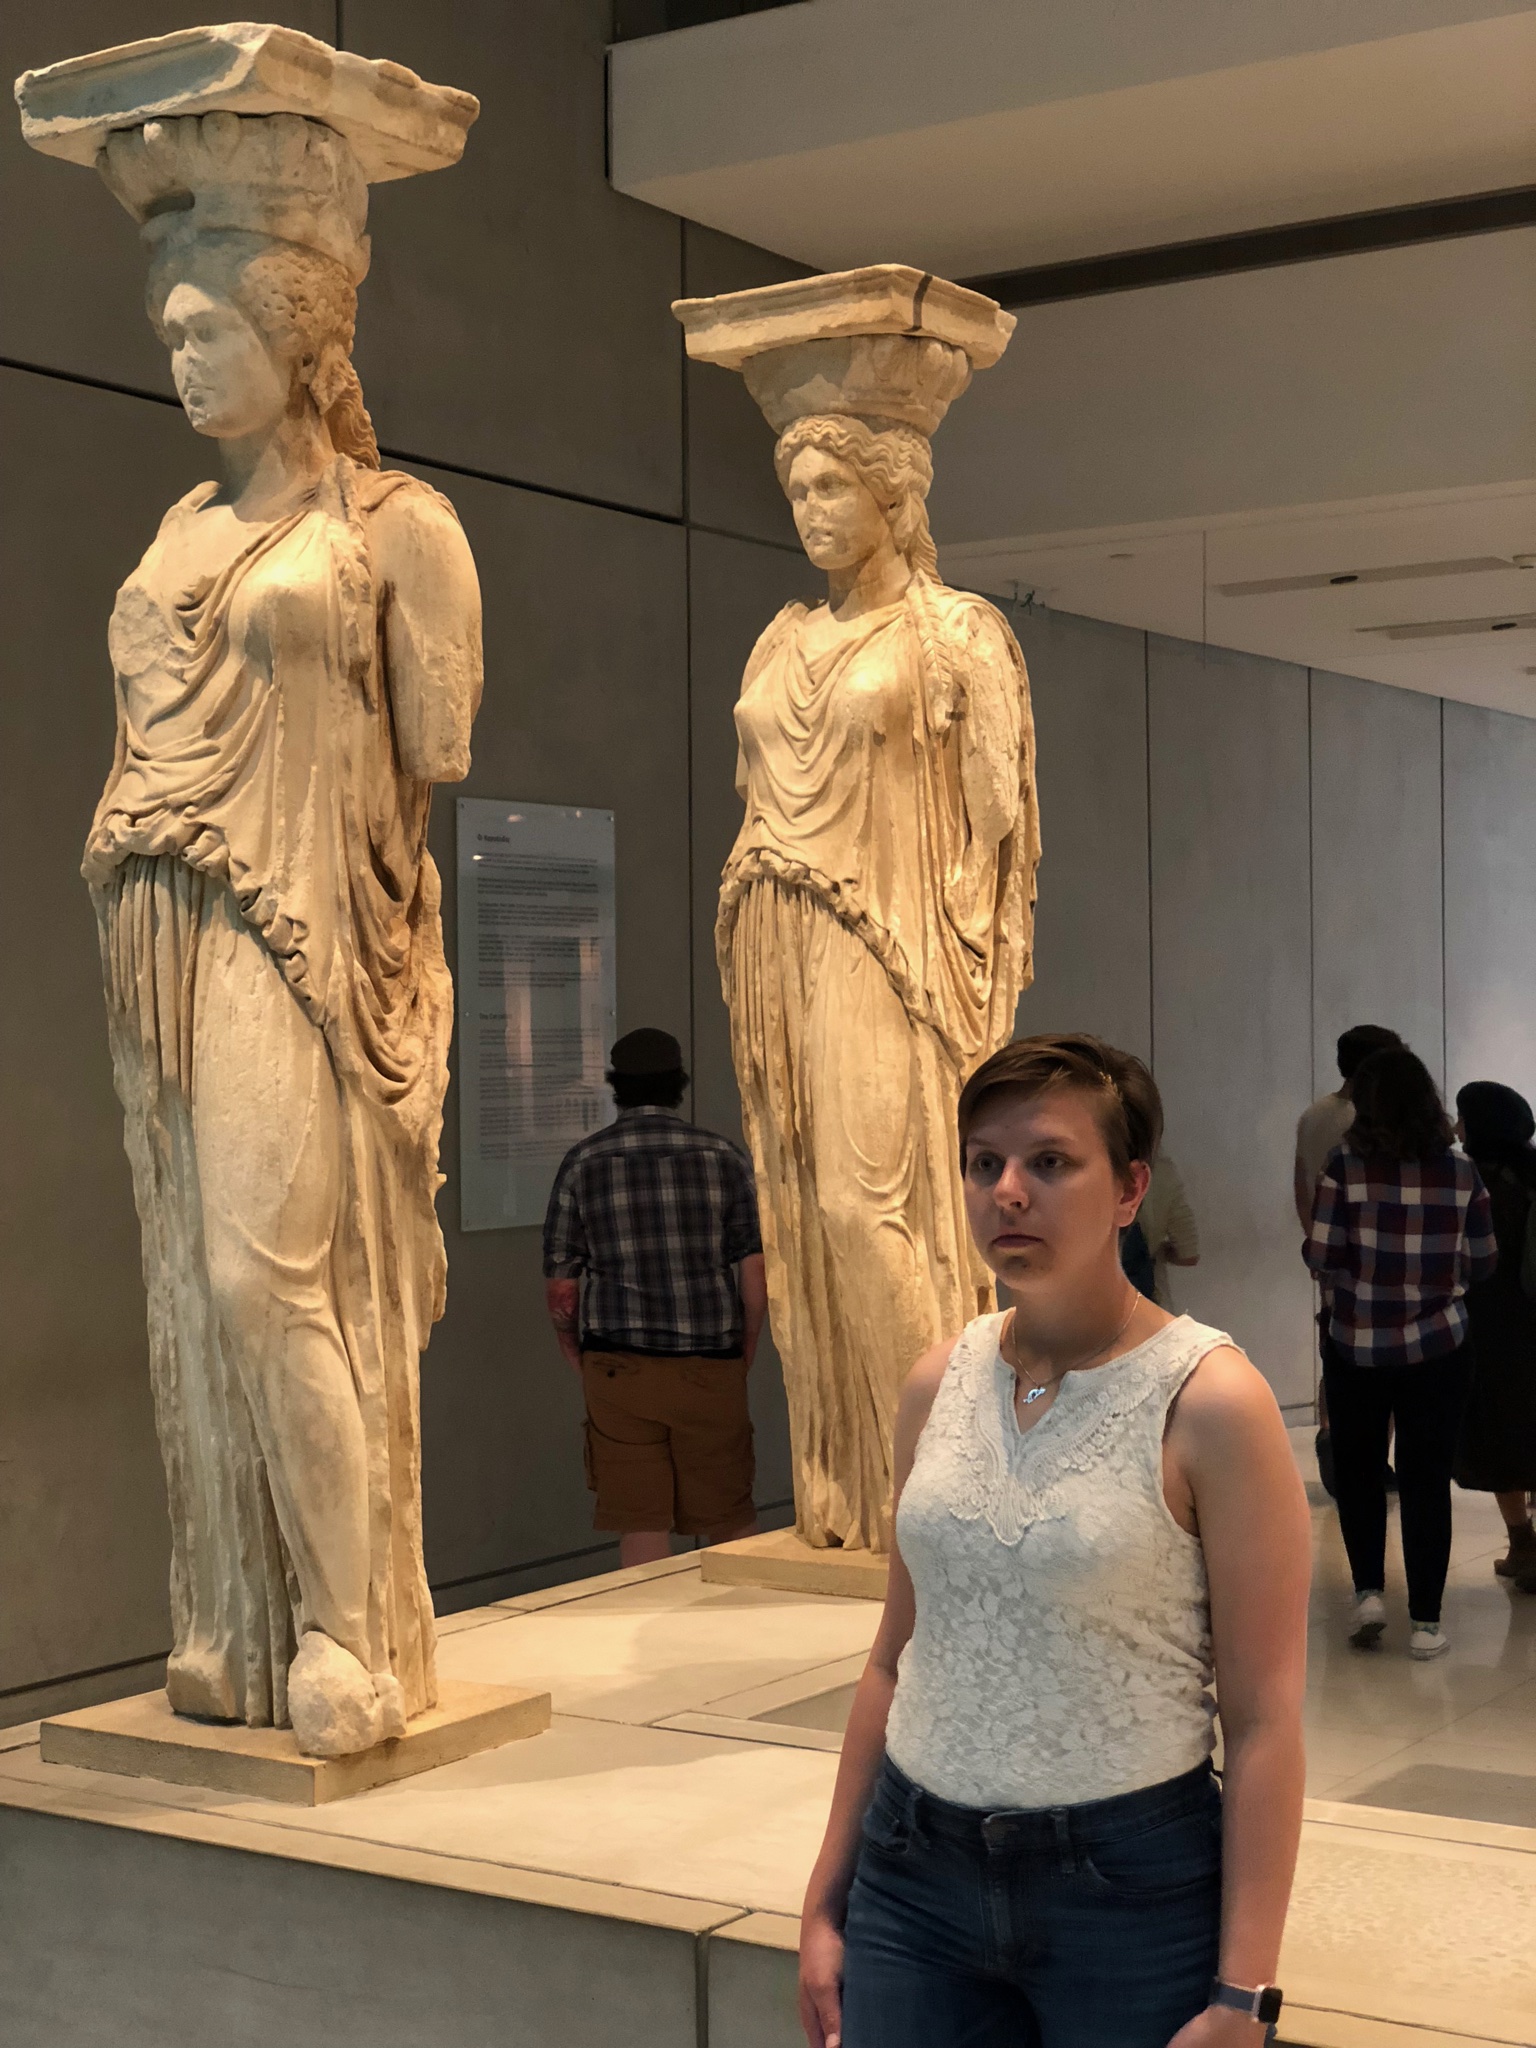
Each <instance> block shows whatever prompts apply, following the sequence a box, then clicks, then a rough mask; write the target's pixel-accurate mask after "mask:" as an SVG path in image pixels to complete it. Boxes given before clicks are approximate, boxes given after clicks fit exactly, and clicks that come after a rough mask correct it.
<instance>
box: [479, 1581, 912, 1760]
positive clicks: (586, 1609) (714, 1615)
mask: <svg viewBox="0 0 1536 2048" xmlns="http://www.w3.org/2000/svg"><path fill="white" fill-rule="evenodd" d="M701 1555H702V1553H701ZM879 1620H880V1610H879V1608H878V1607H877V1606H876V1605H875V1604H874V1603H873V1602H872V1601H868V1600H846V1599H835V1598H834V1599H816V1600H807V1599H806V1597H805V1596H804V1595H799V1596H796V1595H794V1594H790V1593H782V1592H769V1591H763V1590H759V1589H756V1588H752V1587H746V1586H712V1585H709V1584H707V1583H706V1582H705V1581H704V1580H703V1578H702V1577H701V1575H700V1573H699V1571H698V1568H697V1563H696V1562H695V1564H694V1568H693V1569H692V1570H690V1571H687V1572H678V1573H674V1574H670V1575H668V1576H666V1577H663V1578H660V1579H651V1580H642V1581H641V1582H639V1583H638V1584H634V1585H630V1586H619V1587H615V1588H613V1589H612V1590H610V1591H607V1592H603V1593H599V1594H596V1595H594V1596H593V1597H592V1598H591V1599H589V1600H579V1599H578V1600H567V1601H564V1602H562V1603H561V1604H560V1605H558V1606H554V1607H545V1608H540V1609H538V1610H535V1611H533V1612H529V1613H526V1614H520V1615H519V1614H512V1615H507V1616H506V1617H505V1618H504V1619H502V1620H501V1621H500V1622H499V1623H497V1624H496V1625H494V1626H491V1627H488V1628H478V1629H472V1630H467V1631H465V1632H463V1633H462V1634H458V1635H454V1636H452V1637H449V1638H448V1639H447V1640H445V1642H444V1643H443V1644H442V1646H441V1650H440V1668H441V1669H442V1671H443V1672H444V1673H445V1674H446V1675H448V1676H450V1677H455V1678H468V1679H474V1680H477V1681H479V1682H482V1683H491V1684H495V1683H502V1682H505V1677H506V1673H507V1671H508V1670H509V1669H510V1668H514V1667H515V1669H516V1671H517V1674H518V1678H517V1682H518V1683H519V1684H523V1685H534V1686H539V1687H546V1688H548V1690H549V1691H550V1692H551V1693H552V1694H553V1696H554V1705H555V1713H556V1715H557V1716H558V1715H579V1716H581V1717H582V1718H583V1719H591V1720H598V1721H603V1722H609V1723H611V1722H623V1723H627V1724H629V1725H631V1726H638V1725H642V1724H645V1723H655V1722H660V1721H664V1720H666V1719H668V1718H669V1717H670V1716H672V1715H674V1714H685V1713H695V1712H700V1711H704V1710H707V1709H708V1708H710V1707H711V1706H712V1705H713V1703H714V1702H715V1701H716V1700H720V1699H725V1698H727V1697H729V1698H732V1699H734V1698H735V1697H736V1696H738V1695H740V1694H742V1693H746V1692H748V1691H749V1690H755V1689H757V1688H760V1687H764V1686H769V1685H773V1684H775V1683H776V1682H781V1681H789V1680H790V1679H791V1678H792V1677H793V1675H794V1674H795V1673H797V1672H804V1671H806V1670H807V1669H810V1670H821V1669H824V1668H826V1667H827V1666H829V1665H830V1666H834V1667H841V1666H843V1665H844V1663H845V1661H846V1660H848V1659H850V1658H854V1659H862V1657H863V1656H864V1655H865V1654H867V1652H868V1650H869V1646H870V1644H871V1643H872V1642H873V1641H874V1635H875V1629H876V1627H877V1626H878V1624H879ZM817 1689H819V1688H816V1687H807V1690H817Z"/></svg>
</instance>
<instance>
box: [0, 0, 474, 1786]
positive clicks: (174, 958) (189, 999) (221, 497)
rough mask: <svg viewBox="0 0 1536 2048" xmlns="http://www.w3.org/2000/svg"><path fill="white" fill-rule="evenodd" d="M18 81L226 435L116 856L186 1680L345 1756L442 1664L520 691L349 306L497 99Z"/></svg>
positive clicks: (130, 601) (152, 52)
mask: <svg viewBox="0 0 1536 2048" xmlns="http://www.w3.org/2000/svg"><path fill="white" fill-rule="evenodd" d="M17 98H18V100H19V101H20V104H21V107H22V113H23V126H24V129H25V132H26V136H27V140H28V141H29V142H31V143H32V144H33V145H34V147H36V148H38V149H42V150H44V151H47V152H48V153H50V154H53V155H57V156H63V157H66V158H69V159H71V160H72V161H75V162H78V163H85V164H94V165H95V167H96V169H97V170H98V171H99V172H100V173H101V176H102V178H103V180H104V181H105V183H106V185H107V187H108V189H109V190H110V191H111V192H112V193H113V194H114V195H115V196H116V198H117V199H119V200H120V201H121V202H122V204H123V206H124V207H126V208H127V210H128V212H129V213H130V214H132V215H133V217H134V219H135V220H137V221H138V222H140V223H141V226H142V232H143V237H144V240H145V242H146V244H147V245H148V250H149V291H148V310H149V317H150V320H151V322H152V323H153V325H154V328H155V331H156V333H157V334H158V335H159V336H160V338H161V339H162V340H163V341H164V343H165V345H166V347H167V349H168V350H169V351H170V356H171V371H172V376H173V378H174V380H175V384H176V389H177V392H178V394H179V395H180V398H181V402H182V405H183V407H184V409H185V411H186V414H187V417H188V419H189V420H190V422H191V424H192V425H193V427H195V428H196V430H197V431H198V432H199V433H200V434H205V435H207V436H208V437H209V438H210V439H211V440H213V441H214V442H216V443H217V445H218V453H219V463H220V476H219V479H218V480H217V481H215V482H210V483H204V484H200V485H199V486H198V487H197V489H196V490H194V491H190V492H189V493H188V494H187V496H186V497H184V498H183V499H182V500H181V501H180V502H179V503H178V504H176V505H173V506H172V507H171V509H170V511H169V512H168V513H167V514H166V515H165V518H164V520H163V521H162V522H161V525H160V530H159V532H158V533H157V534H156V536H155V538H154V540H153V541H152V542H151V544H150V547H149V550H148V552H147V553H146V554H145V556H144V558H143V560H142V561H141V562H140V563H139V566H138V567H137V568H136V569H135V570H134V572H133V574H132V575H131V576H130V577H129V578H128V581H127V582H126V583H125V584H124V585H123V587H122V589H121V590H120V591H119V593H118V597H117V603H116V607H115V609H114V610H113V613H112V622H111V628H110V631H109V635H108V640H109V646H110V650H111V655H112V665H113V668H114V670H115V672H116V679H117V746H116V753H115V756H114V759H113V763H112V770H111V774H110V775H109V776H108V779H107V786H106V789H105V791H104V793H103V795H102V798H101V802H100V805H99V806H98V808H97V812H96V818H95V822H94V824H93V825H92V827H91V834H90V839H89V842H88V844H87V847H86V853H85V876H86V880H87V881H88V883H89V884H90V889H91V894H92V897H93V899H94V902H95V906H96V913H97V917H98V920H99V924H100V934H101V957H102V964H103V969H104V973H105V980H106V996H107V1012H108V1020H109V1028H110V1034H111V1045H112V1059H113V1067H114V1072H115V1077H116V1082H117V1090H118V1094H119V1096H120V1097H121V1100H122V1104H123V1110H124V1114H125V1118H126V1125H127V1149H128V1155H129V1158H130V1160H131V1162H132V1166H133V1182H134V1192H135V1196H136V1200H137V1204H138V1211H139V1218H140V1222H141V1224H142V1227H143V1240H144V1276H145V1281H146V1284H147V1287H148V1292H149V1339H150V1363H151V1372H152V1375H153V1381H154V1393H155V1405H156V1415H157V1421H158V1427H159V1434H160V1442H161V1447H162V1450H163V1452H164V1458H165V1470H166V1477H167V1481H168V1487H169V1496H170V1518H171V1541H172V1554H171V1609H172V1619H173V1626H174V1647H173V1648H172V1651H171V1655H170V1662H169V1666H168V1670H167V1676H166V1691H167V1693H168V1695H169V1699H170V1704H171V1705H172V1707H174V1708H175V1709H176V1710H177V1712H179V1713H183V1714H192V1715H197V1716H200V1717H203V1718H206V1719H209V1720H215V1721H243V1722H248V1723H251V1724H253V1725H267V1724H271V1725H276V1726H279V1727H281V1726H285V1725H291V1726H292V1728H293V1730H294V1734H295V1736H296V1737H297V1739H298V1744H299V1747H300V1749H301V1750H303V1751H305V1752H307V1753H308V1754H311V1755H317V1756H335V1755H343V1754H348V1753H352V1752H355V1751H358V1750H362V1749H365V1748H368V1747H370V1746H371V1745H372V1744H374V1743H376V1742H378V1741H379V1740H380V1739H381V1738H383V1737H385V1736H389V1735H398V1734H400V1733H402V1732H403V1731H404V1729H405V1725H406V1721H407V1718H408V1717H409V1716H411V1715H413V1714H416V1713H419V1712H421V1711H422V1710H423V1709H424V1708H426V1707H428V1706H430V1705H431V1704H432V1703H433V1701H434V1699H435V1693H436V1686H435V1678H434V1640H435V1638H434V1627H433V1616H432V1601H431V1596H430V1594H429V1593H428V1590H427V1582H426V1575H425V1572H424V1570H423V1566H422V1548H421V1465H420V1447H419V1434H418V1398H417V1392H418V1377H417V1375H418V1365H419V1356H420V1352H421V1349H422V1347H423V1345H424V1344H425V1343H426V1341H427V1336H428V1332H429V1331H430V1329H431V1326H432V1323H433V1322H434V1320H435V1319H436V1318H437V1317H438V1316H439V1315H440V1314H441V1313H442V1309H443V1302H444V1281H445V1258H444V1250H443V1239H442V1233H441V1231H440V1230H439V1227H438V1222H437V1217H436V1213H435V1210H434V1207H433V1198H434V1195H435V1192H436V1189H437V1187H438V1185H439V1184H440V1178H441V1177H440V1175H439V1174H438V1170H437V1150H438V1137H439V1132H440V1129H441V1124H442V1104H443V1092H444V1088H445V1086H446V1081H447V1053H448V1040H449V1031H450V1026H451V1022H452V1014H453V988H452V983H451V981H450V979H449V975H448V969H447V965H446V962H445V960H444V957H443V940H442V922H441V916H440V911H439V901H440V897H439V887H438V877H437V871H436V869H435V868H434V866H433V863H432V859H431V856H430V855H429V853H428V852H427V844H426V834H427V811H428V806H429V803H430V800H431V791H432V785H433V783H435V782H453V781H457V780H458V779H459V778H461V777H462V776H463V775H464V774H465V773H466V772H467V770H468V767H469V734H470V722H471V720H472V718H473V717H474V713H475V708H476V705H477V704H478V702H479V697H480V683H481V655H480V598H479V588H478V584H477V582H476V577H475V568H474V562H473V560H472V558H471V556H470V552H469V548H468V545H467V544H466V542H465V539H464V536H463V533H462V532H461V530H460V527H459V523H458V520H457V519H456V518H455V516H454V513H453V509H452V507H451V506H450V505H449V504H448V503H447V502H446V501H445V500H444V499H443V498H441V497H439V496H438V494H437V493H436V492H435V491H433V490H430V489H428V488H427V486H426V485H425V484H422V483H419V482H417V481H416V480H415V479H414V478H412V477H409V476H403V475H401V474H399V473H398V472H395V471H390V470H381V469H380V467H379V453H378V448H377V445H376V443H375V441H374V435H373V428H372V426H371V424H370V422H369V418H368V414H367V412H366V410H365V409H364V405H363V395H362V392H361V390H360V388H359V386H358V380H357V375H356V372H355V371H354V369H353V367H352V360H351V348H352V330H353V318H354V315H355V312H356V306H357V286H358V283H359V282H360V280H361V279H362V277H363V276H364V274H365V272H366V271H367V268H368V238H367V236H366V234H365V233H364V221H365V218H366V214H367V202H368V183H369V181H377V180H381V179H386V178H396V177H405V176H408V175H409V174H410V173H412V172H413V171H421V170H430V169H433V168H436V167H438V166H442V165H448V164H451V163H454V162H455V161H457V159H458V157H459V155H460V154H461V152H462V150H463V146H464V137H465V133H466V131H467V129H468V127H469V125H470V123H471V122H472V121H473V120H474V118H475V115H476V113H477V112H478V103H477V102H476V101H475V100H474V99H473V98H472V97H471V96H470V95H469V94H468V93H462V92H455V91H450V90H447V89H445V88H443V87H439V86H432V85H424V84H423V83H422V82H421V80H420V79H418V78H416V77H415V75H414V74H413V73H411V72H409V71H406V70H404V69H403V68H402V67H401V66H399V65H394V64H377V63H372V62H369V61H367V60H365V59H363V58H360V57H354V56H349V55H346V54H344V53H340V52H337V51H334V50H331V49H330V48H328V47H327V46H326V45H325V44H324V43H319V42H316V41H315V40H314V39H313V38H312V37H309V36H304V35H299V34H296V33H295V32H294V31H292V30H289V29H283V28H272V27H262V26H257V25H253V24H250V23H236V24H232V25H230V26H228V27H225V28H205V29H192V30H188V31H185V32H183V33H181V34H178V35H171V36H166V37H163V38H160V39H157V40H155V41H152V42H146V43H138V44H132V45H128V46H126V47H125V48H123V49H119V50H104V51H100V52H98V53H97V54H95V55H93V56H88V57H79V58H74V59H71V60H70V61H68V62H66V63H62V64H55V65H51V66H49V67H48V68H47V69H46V70H41V71H34V72H29V73H27V74H26V76H24V77H23V78H22V79H21V80H20V81H19V83H18V86H17ZM103 481H104V480H103Z"/></svg>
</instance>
